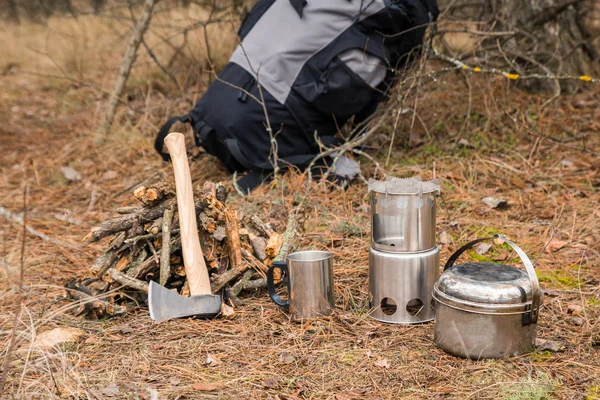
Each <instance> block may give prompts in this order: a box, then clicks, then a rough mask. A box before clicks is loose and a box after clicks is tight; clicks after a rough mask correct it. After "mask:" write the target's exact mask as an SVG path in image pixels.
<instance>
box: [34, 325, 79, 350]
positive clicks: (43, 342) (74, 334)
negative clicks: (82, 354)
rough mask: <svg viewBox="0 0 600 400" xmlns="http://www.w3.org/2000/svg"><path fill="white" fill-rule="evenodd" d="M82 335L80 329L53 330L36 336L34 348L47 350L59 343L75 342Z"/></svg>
mask: <svg viewBox="0 0 600 400" xmlns="http://www.w3.org/2000/svg"><path fill="white" fill-rule="evenodd" d="M83 333H84V332H83V331H82V330H81V329H77V328H54V329H52V330H49V331H45V332H42V333H40V334H39V335H37V337H36V338H35V342H34V346H37V347H38V348H40V349H43V350H48V349H51V348H52V347H54V346H56V345H59V344H61V343H66V342H77V341H78V340H79V338H80V337H81V336H83Z"/></svg>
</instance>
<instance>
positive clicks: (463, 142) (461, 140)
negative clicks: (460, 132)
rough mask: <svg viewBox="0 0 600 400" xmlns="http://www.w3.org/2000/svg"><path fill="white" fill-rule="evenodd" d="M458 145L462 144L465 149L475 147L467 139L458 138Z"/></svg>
mask: <svg viewBox="0 0 600 400" xmlns="http://www.w3.org/2000/svg"><path fill="white" fill-rule="evenodd" d="M458 145H459V146H462V147H465V148H467V149H474V148H475V146H473V145H472V144H471V143H469V141H468V140H467V139H460V140H459V141H458Z"/></svg>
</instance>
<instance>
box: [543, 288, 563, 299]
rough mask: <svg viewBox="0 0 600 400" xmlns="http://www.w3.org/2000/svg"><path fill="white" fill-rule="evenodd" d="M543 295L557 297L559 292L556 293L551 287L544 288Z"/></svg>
mask: <svg viewBox="0 0 600 400" xmlns="http://www.w3.org/2000/svg"><path fill="white" fill-rule="evenodd" d="M544 296H548V297H559V296H560V293H558V292H557V291H556V290H552V289H544Z"/></svg>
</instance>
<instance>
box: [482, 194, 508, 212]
mask: <svg viewBox="0 0 600 400" xmlns="http://www.w3.org/2000/svg"><path fill="white" fill-rule="evenodd" d="M481 201H482V202H483V204H485V205H486V206H488V207H490V208H497V209H503V208H506V207H508V200H506V199H500V198H497V197H492V196H488V197H484V198H483V199H481Z"/></svg>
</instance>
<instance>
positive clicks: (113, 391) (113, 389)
mask: <svg viewBox="0 0 600 400" xmlns="http://www.w3.org/2000/svg"><path fill="white" fill-rule="evenodd" d="M100 392H102V394H103V395H105V396H107V397H113V396H116V395H118V394H119V387H118V386H117V385H116V384H115V383H111V384H110V385H108V386H106V387H103V388H102V389H100Z"/></svg>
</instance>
